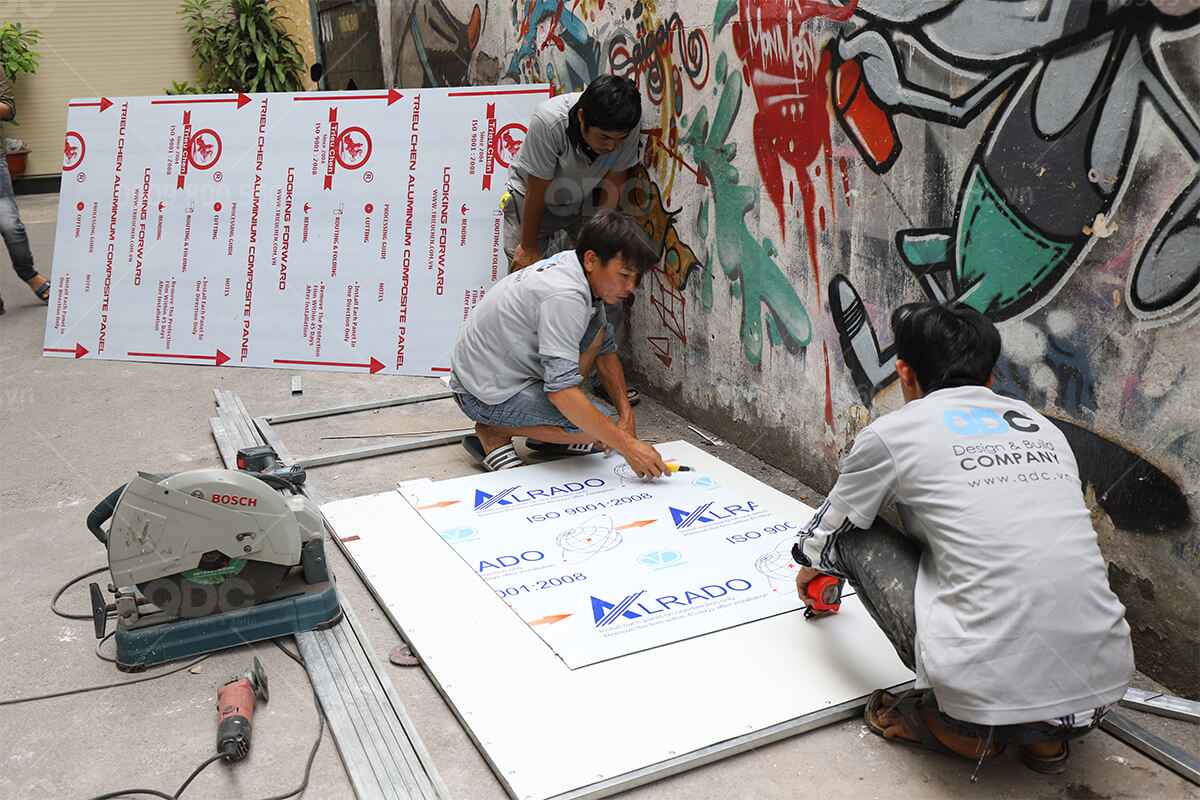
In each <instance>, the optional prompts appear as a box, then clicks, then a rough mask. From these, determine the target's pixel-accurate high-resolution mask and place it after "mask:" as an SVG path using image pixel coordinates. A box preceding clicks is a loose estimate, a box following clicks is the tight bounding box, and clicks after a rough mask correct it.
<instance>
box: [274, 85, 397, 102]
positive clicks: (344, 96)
mask: <svg viewBox="0 0 1200 800" xmlns="http://www.w3.org/2000/svg"><path fill="white" fill-rule="evenodd" d="M402 97H404V95H403V94H401V93H400V92H397V91H396V90H395V89H388V93H387V94H359V93H357V92H355V93H353V94H349V93H342V92H339V93H337V94H335V95H328V94H326V95H321V96H319V97H293V98H292V100H294V101H296V102H297V103H300V102H303V101H305V100H316V101H318V102H329V101H330V100H338V101H341V100H387V104H388V105H389V106H390V105H391V104H392V103H394V102H396V101H397V100H399V99H400V98H402Z"/></svg>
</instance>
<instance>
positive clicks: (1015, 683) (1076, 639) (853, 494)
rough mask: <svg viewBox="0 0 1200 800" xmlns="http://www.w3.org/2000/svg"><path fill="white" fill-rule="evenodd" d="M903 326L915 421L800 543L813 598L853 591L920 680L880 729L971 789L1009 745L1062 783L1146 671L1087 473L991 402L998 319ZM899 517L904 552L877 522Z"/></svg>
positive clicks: (880, 449)
mask: <svg viewBox="0 0 1200 800" xmlns="http://www.w3.org/2000/svg"><path fill="white" fill-rule="evenodd" d="M891 322H892V332H893V334H894V337H895V347H896V372H897V374H898V375H899V378H900V385H901V389H902V392H903V395H904V401H905V405H904V407H903V408H901V409H899V410H897V411H894V412H892V413H890V414H887V415H886V416H883V417H881V418H880V419H878V420H876V421H875V422H873V423H871V425H870V426H868V427H867V428H865V429H864V430H863V431H862V432H860V433H859V434H858V436H857V437H856V438H855V441H854V445H853V447H852V448H851V450H850V453H849V454H848V455H847V456H846V458H845V460H844V462H843V464H842V470H841V475H840V476H839V477H838V480H837V483H836V484H835V485H834V487H833V491H832V492H830V494H829V499H828V501H827V502H825V503H824V504H823V505H822V506H821V507H820V509H818V511H817V513H816V514H815V515H814V516H813V519H812V521H811V522H809V523H808V525H807V526H806V527H805V528H804V529H803V530H802V531H801V532H800V534H799V535H798V537H797V539H798V540H797V543H796V545H795V546H794V547H793V550H792V554H793V556H794V557H795V558H796V560H797V563H798V564H800V565H802V566H801V569H800V574H798V575H797V577H796V586H797V588H798V589H799V591H800V597H801V599H803V600H805V602H806V603H810V601H808V600H807V599H806V598H807V592H806V589H807V586H808V583H809V581H811V580H812V579H813V578H814V577H816V576H817V575H819V574H822V573H825V574H830V575H835V576H838V577H844V578H846V579H847V580H849V582H850V584H851V585H852V586H854V588H855V589H856V591H857V594H858V596H859V598H861V599H862V602H863V604H864V606H866V608H867V610H868V611H869V612H870V614H871V616H872V617H873V618H874V619H875V621H876V623H877V624H878V625H879V626H880V627H881V628H882V629H883V631H884V633H885V634H886V635H887V636H888V638H889V639H890V640H891V642H892V644H893V645H894V646H895V648H896V652H897V654H898V655H899V656H900V659H901V661H903V662H904V663H905V665H906V666H908V668H909V669H912V670H913V671H914V672H915V673H916V684H915V687H916V688H915V689H913V690H911V691H909V692H905V693H903V694H900V695H899V696H893V695H891V694H889V693H887V692H885V691H883V690H879V691H876V692H875V693H874V694H873V695H871V698H870V701H869V702H868V704H867V709H866V722H867V725H868V727H869V728H870V729H871V731H873V732H874V733H876V734H878V735H880V736H883V737H884V738H886V739H890V740H892V741H902V742H908V743H913V744H916V745H918V746H922V747H925V748H928V749H932V750H936V751H940V752H943V753H949V754H954V755H958V756H962V757H965V758H968V759H970V760H972V761H977V764H976V767H975V774H973V775H972V780H974V779H975V777H976V776H977V775H978V771H979V767H980V766H981V765H982V764H983V761H984V760H985V759H987V758H990V757H992V756H994V755H997V754H998V753H999V752H1001V751H1002V750H1003V749H1004V748H1005V745H1013V746H1014V747H1018V748H1019V750H1020V758H1021V760H1022V761H1023V762H1024V763H1025V765H1026V766H1028V767H1030V768H1031V769H1033V770H1036V771H1037V772H1042V773H1047V774H1058V773H1061V772H1063V771H1064V770H1065V769H1066V765H1067V757H1068V753H1069V750H1068V744H1067V743H1068V740H1070V739H1072V738H1074V737H1077V736H1081V735H1083V734H1084V733H1087V732H1088V731H1089V730H1091V729H1092V728H1094V727H1095V726H1096V725H1097V724H1098V723H1099V721H1100V718H1101V717H1102V716H1103V715H1104V713H1105V712H1106V711H1107V710H1108V709H1109V707H1111V706H1112V705H1113V704H1114V703H1116V702H1117V701H1118V700H1119V699H1120V698H1121V697H1122V696H1123V695H1124V693H1125V688H1126V685H1127V684H1128V682H1129V679H1130V677H1131V676H1132V673H1133V651H1132V649H1131V645H1130V639H1129V626H1128V625H1127V624H1126V622H1125V609H1124V607H1123V606H1122V605H1121V603H1120V601H1118V600H1117V598H1116V596H1115V595H1114V594H1113V593H1112V591H1111V590H1110V588H1109V586H1108V579H1107V572H1106V569H1105V564H1104V559H1103V558H1102V557H1101V555H1100V549H1099V546H1098V544H1097V539H1096V533H1095V531H1093V529H1092V525H1091V520H1090V517H1089V515H1088V509H1087V507H1086V506H1085V504H1084V502H1083V496H1082V492H1081V491H1080V482H1079V473H1078V469H1077V467H1076V464H1075V457H1074V455H1073V454H1072V452H1071V448H1070V446H1069V445H1068V444H1067V441H1066V439H1065V438H1064V437H1063V435H1062V433H1060V432H1059V430H1058V429H1057V428H1056V427H1055V426H1054V424H1053V423H1051V422H1050V421H1049V420H1047V419H1046V418H1045V417H1043V416H1041V415H1040V414H1038V413H1037V412H1036V411H1034V410H1033V408H1031V407H1030V406H1029V405H1027V404H1026V403H1023V402H1021V401H1019V400H1013V399H1011V398H1008V397H1002V396H1000V395H997V394H995V393H994V392H992V390H991V386H992V375H991V372H992V368H993V366H994V365H995V363H996V359H997V357H998V356H999V354H1000V334H999V333H998V332H997V330H996V328H995V326H994V325H993V324H992V323H991V322H990V321H989V320H988V319H987V318H986V317H984V316H983V315H982V314H980V313H979V312H977V311H975V310H973V309H970V308H966V307H957V308H948V307H945V306H941V305H937V304H934V303H913V304H910V305H905V306H902V307H901V308H899V309H897V310H896V312H895V313H894V314H893V315H892V321H891ZM889 502H895V503H896V506H897V510H898V512H899V516H900V519H901V521H902V522H903V524H904V528H905V532H906V534H907V535H906V536H905V535H901V534H900V533H899V532H898V531H896V530H895V529H894V528H891V527H890V526H888V525H887V524H886V523H884V522H883V521H882V520H878V521H876V519H875V516H876V514H878V513H879V511H880V510H881V509H882V508H883V507H884V505H885V504H887V503H889ZM835 619H836V618H835ZM831 621H833V620H831Z"/></svg>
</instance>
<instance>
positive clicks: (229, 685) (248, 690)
mask: <svg viewBox="0 0 1200 800" xmlns="http://www.w3.org/2000/svg"><path fill="white" fill-rule="evenodd" d="M260 697H261V698H262V700H263V702H264V703H265V702H266V701H267V673H266V671H265V670H263V668H262V664H260V663H258V657H257V656H255V658H254V669H252V670H247V671H245V672H243V673H242V674H241V675H236V676H234V677H233V678H230V679H229V681H228V682H226V683H225V684H224V685H223V686H222V687H221V688H220V689H218V690H217V752H218V753H219V754H221V755H223V756H225V760H226V761H229V762H233V761H241V760H242V759H243V758H245V757H246V754H247V753H249V752H250V723H251V721H252V720H253V719H254V706H255V701H256V700H257V699H258V698H260Z"/></svg>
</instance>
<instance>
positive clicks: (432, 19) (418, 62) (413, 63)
mask: <svg viewBox="0 0 1200 800" xmlns="http://www.w3.org/2000/svg"><path fill="white" fill-rule="evenodd" d="M486 8H487V6H486V2H485V5H484V9H480V7H479V5H478V4H474V5H472V6H471V10H470V11H469V12H467V15H466V19H465V20H464V19H459V18H458V17H457V16H456V15H455V14H454V12H452V11H451V10H450V8H449V7H448V6H447V5H446V3H445V2H444V0H421V1H420V2H416V0H413V1H412V2H407V3H405V2H393V3H392V4H391V30H392V32H393V33H392V35H393V40H392V41H393V48H394V50H395V60H394V63H395V65H396V67H395V74H394V76H393V81H392V84H391V85H392V86H463V85H465V84H467V83H468V82H469V81H468V80H467V76H468V74H469V72H470V68H471V55H472V53H474V51H475V46H476V45H477V44H479V36H480V33H481V32H482V31H483V18H484V10H485V9H486Z"/></svg>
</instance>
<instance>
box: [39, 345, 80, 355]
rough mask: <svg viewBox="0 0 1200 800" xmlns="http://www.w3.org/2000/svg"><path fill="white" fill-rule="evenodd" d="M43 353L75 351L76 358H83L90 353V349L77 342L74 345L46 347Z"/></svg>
mask: <svg viewBox="0 0 1200 800" xmlns="http://www.w3.org/2000/svg"><path fill="white" fill-rule="evenodd" d="M42 352H43V353H74V354H75V357H76V358H83V357H84V356H86V355H87V354H88V349H87V348H86V347H84V346H83V345H81V344H76V345H75V346H74V347H44V348H42Z"/></svg>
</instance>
